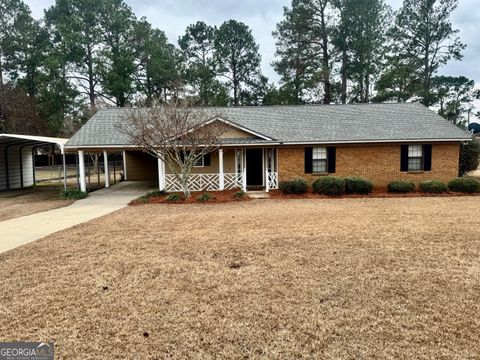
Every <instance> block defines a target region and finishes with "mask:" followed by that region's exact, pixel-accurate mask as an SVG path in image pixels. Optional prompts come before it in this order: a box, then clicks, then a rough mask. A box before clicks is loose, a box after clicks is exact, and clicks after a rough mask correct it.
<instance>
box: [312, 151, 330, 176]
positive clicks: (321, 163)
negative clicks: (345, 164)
mask: <svg viewBox="0 0 480 360" xmlns="http://www.w3.org/2000/svg"><path fill="white" fill-rule="evenodd" d="M327 159H328V156H327V148H326V147H316V148H313V151H312V172H313V173H314V174H315V173H317V174H320V173H326V172H327V171H328V164H327V163H328V160H327Z"/></svg>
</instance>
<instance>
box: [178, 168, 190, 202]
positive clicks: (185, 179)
mask: <svg viewBox="0 0 480 360" xmlns="http://www.w3.org/2000/svg"><path fill="white" fill-rule="evenodd" d="M189 177H190V172H186V171H185V170H182V174H181V175H180V183H181V185H182V191H183V195H185V198H189V197H190V195H191V193H190V189H189V188H188V178H189Z"/></svg>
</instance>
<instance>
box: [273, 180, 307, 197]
mask: <svg viewBox="0 0 480 360" xmlns="http://www.w3.org/2000/svg"><path fill="white" fill-rule="evenodd" d="M279 189H280V191H281V192H283V193H284V194H305V193H306V192H307V190H308V184H307V182H306V181H305V180H303V179H294V180H289V181H282V182H280V185H279Z"/></svg>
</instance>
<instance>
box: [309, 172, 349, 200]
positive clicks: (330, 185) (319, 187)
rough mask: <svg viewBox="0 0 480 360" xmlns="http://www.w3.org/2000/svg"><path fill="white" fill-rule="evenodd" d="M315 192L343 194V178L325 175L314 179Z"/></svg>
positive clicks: (334, 194) (333, 194) (331, 194)
mask: <svg viewBox="0 0 480 360" xmlns="http://www.w3.org/2000/svg"><path fill="white" fill-rule="evenodd" d="M312 187H313V192H314V193H316V194H322V195H330V196H340V195H342V194H345V180H343V179H342V178H339V177H335V176H325V177H321V178H319V179H318V180H316V181H315V182H314V183H313V185H312Z"/></svg>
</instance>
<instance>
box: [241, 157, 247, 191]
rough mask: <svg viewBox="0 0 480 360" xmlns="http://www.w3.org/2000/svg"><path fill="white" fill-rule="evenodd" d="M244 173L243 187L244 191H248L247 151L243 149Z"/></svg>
mask: <svg viewBox="0 0 480 360" xmlns="http://www.w3.org/2000/svg"><path fill="white" fill-rule="evenodd" d="M242 160H243V161H242V171H243V176H242V187H243V191H245V192H246V191H247V150H246V149H243V150H242Z"/></svg>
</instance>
